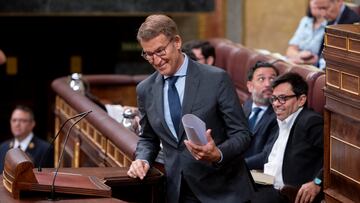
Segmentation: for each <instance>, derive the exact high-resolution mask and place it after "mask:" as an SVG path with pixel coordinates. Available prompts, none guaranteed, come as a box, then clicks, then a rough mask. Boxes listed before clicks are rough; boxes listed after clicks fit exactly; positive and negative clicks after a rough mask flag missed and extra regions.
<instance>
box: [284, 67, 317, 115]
mask: <svg viewBox="0 0 360 203" xmlns="http://www.w3.org/2000/svg"><path fill="white" fill-rule="evenodd" d="M290 72H296V73H298V74H300V75H301V76H302V77H303V78H304V79H305V81H306V83H307V84H308V86H309V90H308V95H307V102H308V107H309V108H313V106H314V105H316V106H318V107H319V106H321V105H323V104H317V102H321V101H316V100H315V98H314V97H313V96H314V94H319V93H318V92H314V86H315V81H316V80H317V79H318V77H320V76H321V75H323V74H324V71H321V70H319V69H317V68H315V67H311V66H305V65H294V67H293V68H292V69H291V70H290ZM317 110H318V112H319V111H320V112H319V113H321V114H322V110H323V109H321V108H317Z"/></svg>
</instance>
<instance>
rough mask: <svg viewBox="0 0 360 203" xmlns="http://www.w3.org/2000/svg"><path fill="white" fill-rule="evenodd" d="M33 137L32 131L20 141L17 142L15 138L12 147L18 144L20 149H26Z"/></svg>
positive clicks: (16, 146)
mask: <svg viewBox="0 0 360 203" xmlns="http://www.w3.org/2000/svg"><path fill="white" fill-rule="evenodd" d="M33 137H34V134H33V133H30V134H29V135H28V136H26V138H25V139H23V140H22V141H21V142H19V140H18V139H16V138H15V142H14V148H18V147H19V145H20V149H21V150H23V151H24V152H25V151H26V149H27V148H28V146H29V144H30V142H31V140H32V138H33Z"/></svg>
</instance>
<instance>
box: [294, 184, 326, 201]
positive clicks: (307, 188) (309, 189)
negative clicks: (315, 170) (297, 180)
mask: <svg viewBox="0 0 360 203" xmlns="http://www.w3.org/2000/svg"><path fill="white" fill-rule="evenodd" d="M320 190H321V187H320V186H318V185H316V184H315V183H314V181H310V182H308V183H305V184H303V185H302V186H301V188H300V189H299V191H298V193H297V195H296V199H295V203H308V202H313V201H314V199H315V197H316V195H317V194H319V192H320Z"/></svg>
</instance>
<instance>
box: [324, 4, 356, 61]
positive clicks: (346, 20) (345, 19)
mask: <svg viewBox="0 0 360 203" xmlns="http://www.w3.org/2000/svg"><path fill="white" fill-rule="evenodd" d="M358 22H360V16H359V15H358V14H357V13H355V11H353V10H352V9H351V8H349V7H348V6H345V9H344V12H343V13H342V15H341V17H340V19H339V22H338V23H337V24H354V23H358ZM332 24H334V21H331V22H328V25H332ZM323 49H324V39H323V42H322V43H321V47H320V50H319V54H318V55H319V56H321V55H322V51H323Z"/></svg>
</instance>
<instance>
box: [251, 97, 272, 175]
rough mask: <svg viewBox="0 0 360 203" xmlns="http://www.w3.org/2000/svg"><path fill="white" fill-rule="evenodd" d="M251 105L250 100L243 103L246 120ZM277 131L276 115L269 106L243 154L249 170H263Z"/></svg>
mask: <svg viewBox="0 0 360 203" xmlns="http://www.w3.org/2000/svg"><path fill="white" fill-rule="evenodd" d="M252 104H253V102H252V100H247V101H245V103H244V113H245V116H246V117H247V118H249V116H250V114H251V107H252ZM277 130H278V124H277V121H276V115H275V113H274V110H273V108H272V106H271V105H270V106H269V107H268V108H267V109H266V111H265V112H264V114H263V116H262V117H261V119H260V120H259V121H258V123H257V124H256V126H255V129H254V132H253V137H252V140H251V144H250V147H249V149H248V150H247V151H246V152H245V161H246V163H247V165H248V167H249V169H257V170H262V169H264V164H265V161H266V159H267V152H268V151H269V150H271V148H272V145H273V143H274V137H275V132H277Z"/></svg>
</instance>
